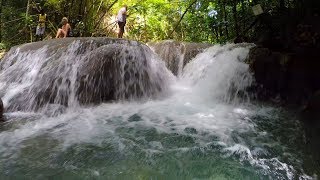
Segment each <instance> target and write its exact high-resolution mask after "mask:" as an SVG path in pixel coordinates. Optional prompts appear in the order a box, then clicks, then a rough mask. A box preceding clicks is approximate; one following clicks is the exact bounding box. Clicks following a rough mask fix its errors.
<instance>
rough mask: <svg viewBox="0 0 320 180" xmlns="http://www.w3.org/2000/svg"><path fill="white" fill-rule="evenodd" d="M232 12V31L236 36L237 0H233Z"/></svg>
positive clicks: (237, 33)
mask: <svg viewBox="0 0 320 180" xmlns="http://www.w3.org/2000/svg"><path fill="white" fill-rule="evenodd" d="M232 12H233V19H234V32H235V34H236V37H238V36H239V26H238V13H237V0H233V6H232Z"/></svg>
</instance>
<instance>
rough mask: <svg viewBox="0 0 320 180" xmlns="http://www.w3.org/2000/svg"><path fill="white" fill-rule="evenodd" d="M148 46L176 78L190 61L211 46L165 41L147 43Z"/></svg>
mask: <svg viewBox="0 0 320 180" xmlns="http://www.w3.org/2000/svg"><path fill="white" fill-rule="evenodd" d="M148 46H149V47H151V48H152V49H153V50H154V52H155V53H157V54H158V55H159V56H160V57H161V59H162V60H163V61H164V62H165V64H166V66H167V68H168V69H170V70H171V72H172V73H173V74H174V75H176V76H178V75H180V74H181V73H182V69H183V67H184V66H185V65H186V64H187V63H188V62H189V61H190V60H192V59H193V58H194V57H195V56H196V55H197V54H199V53H201V52H202V51H203V50H204V49H206V48H208V47H211V46H212V45H211V44H204V43H186V42H178V41H173V40H166V41H161V42H157V43H148Z"/></svg>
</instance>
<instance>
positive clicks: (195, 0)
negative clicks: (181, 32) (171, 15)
mask: <svg viewBox="0 0 320 180" xmlns="http://www.w3.org/2000/svg"><path fill="white" fill-rule="evenodd" d="M196 2H197V0H194V1H193V2H192V3H190V4H189V6H188V7H187V9H186V10H185V11H184V13H183V14H182V16H181V17H180V19H179V21H178V22H177V24H176V25H175V26H174V28H173V30H172V31H171V32H170V34H169V36H168V37H169V38H171V35H172V34H173V32H174V31H175V30H176V29H177V27H178V26H179V24H180V22H181V21H182V19H183V17H184V15H186V13H187V12H188V11H189V9H191V7H192V5H194V4H195V3H196Z"/></svg>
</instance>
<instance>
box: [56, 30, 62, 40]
mask: <svg viewBox="0 0 320 180" xmlns="http://www.w3.org/2000/svg"><path fill="white" fill-rule="evenodd" d="M61 31H62V29H58V31H57V35H56V38H59V37H60V36H61Z"/></svg>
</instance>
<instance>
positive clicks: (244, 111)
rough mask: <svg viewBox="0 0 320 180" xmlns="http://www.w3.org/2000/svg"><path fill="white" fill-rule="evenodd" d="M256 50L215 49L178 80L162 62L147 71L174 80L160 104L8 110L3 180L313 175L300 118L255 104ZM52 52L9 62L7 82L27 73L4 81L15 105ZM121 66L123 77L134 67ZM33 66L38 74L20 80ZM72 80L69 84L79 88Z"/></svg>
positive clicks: (1, 143)
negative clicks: (52, 112) (251, 90)
mask: <svg viewBox="0 0 320 180" xmlns="http://www.w3.org/2000/svg"><path fill="white" fill-rule="evenodd" d="M251 46H252V45H250V44H241V45H232V44H230V45H225V46H214V47H211V48H209V49H207V50H206V51H205V52H204V53H201V54H199V55H198V56H197V57H196V58H195V59H194V60H193V61H192V62H190V63H189V64H188V65H187V66H186V67H185V68H184V71H183V74H182V76H181V78H178V79H176V80H171V79H170V78H171V75H170V73H169V72H168V71H167V70H161V69H162V64H161V63H160V62H158V61H156V60H152V61H151V62H150V66H144V67H146V68H150V69H148V70H147V72H149V71H153V73H155V72H161V73H163V74H162V76H161V77H159V79H157V80H158V81H160V82H162V81H164V80H165V81H168V82H170V83H171V91H163V92H166V93H167V96H163V97H162V98H160V99H159V98H158V99H157V98H155V99H153V100H149V101H142V102H141V101H134V100H131V101H123V100H122V101H120V102H119V101H118V102H111V103H102V104H100V105H96V106H77V108H67V109H66V111H65V112H62V113H61V114H60V115H57V116H52V117H48V116H46V115H45V113H43V112H41V111H40V112H37V113H34V112H32V111H29V109H28V108H26V109H25V112H17V111H14V112H11V113H7V114H6V116H7V119H8V122H7V123H5V124H4V125H2V127H0V128H1V129H0V174H1V175H0V178H1V179H5V178H8V177H13V178H18V179H19V178H33V179H46V178H66V179H68V178H70V179H96V178H98V179H99V178H102V179H312V178H311V176H312V175H313V173H314V172H316V169H314V166H313V163H314V162H313V161H312V159H311V158H310V157H309V156H307V155H305V151H304V150H303V148H301V147H299V146H298V144H299V143H301V142H302V141H303V139H302V137H303V134H302V131H301V125H300V124H299V123H298V121H295V120H292V119H290V120H288V119H289V118H288V117H290V113H289V112H286V111H284V110H281V109H276V108H272V107H268V106H262V105H259V104H256V103H254V102H250V100H249V95H247V94H246V89H247V88H248V87H249V86H250V85H251V83H252V82H253V80H252V76H251V74H250V72H249V67H248V65H247V64H245V63H243V61H244V60H245V58H246V56H247V54H248V51H249V48H250V47H251ZM45 48H46V47H43V48H40V49H39V50H37V51H34V52H32V53H31V54H29V55H28V53H27V54H19V53H13V54H12V55H9V57H8V59H14V58H12V57H15V56H24V59H27V60H26V61H25V64H24V63H22V62H21V64H20V65H19V66H14V65H11V66H10V64H11V63H5V62H3V64H2V72H1V73H2V76H1V77H4V75H5V74H10V73H9V72H14V71H16V74H17V75H16V76H12V77H11V79H10V80H8V81H5V80H3V79H2V81H1V82H2V83H3V84H4V85H3V87H5V88H3V89H2V91H1V92H2V94H3V97H4V98H3V99H4V102H5V104H6V105H7V106H9V105H10V99H11V98H13V97H15V96H16V94H18V93H20V92H24V91H30V87H32V85H33V84H34V83H35V82H36V80H34V79H36V78H37V77H38V76H39V74H41V73H39V71H40V70H39V69H42V70H43V71H44V69H43V66H40V65H38V64H37V63H35V62H33V61H32V60H30V59H28V56H32V54H34V53H36V55H33V59H34V61H41V59H43V57H41V53H43V52H44V51H45ZM103 50H104V51H105V50H106V49H103ZM133 51H135V50H133ZM94 52H95V53H94V54H97V53H98V56H96V57H101V56H100V55H99V50H97V51H94ZM38 53H40V54H38ZM131 53H134V52H131ZM129 54H130V53H129ZM139 55H141V54H139ZM90 56H91V55H90ZM36 57H37V58H38V59H39V60H37V58H36ZM85 57H88V56H82V55H75V56H74V57H73V58H70V59H71V60H70V61H71V62H72V63H71V64H73V66H70V69H68V70H67V72H65V73H69V74H70V75H63V76H68V77H70V78H69V79H72V78H71V77H74V76H76V75H74V73H75V71H74V70H76V69H79V68H80V64H77V63H76V62H82V61H81V60H79V59H81V58H84V59H85ZM126 58H129V56H127V55H126ZM22 59H23V58H22ZM22 59H21V60H22ZM74 59H78V60H77V61H72V60H74ZM155 59H156V58H155ZM70 61H66V60H65V59H63V60H61V63H68V62H69V63H70ZM7 62H10V61H7ZM46 62H47V61H46ZM17 63H18V62H16V63H15V64H17ZM31 63H34V65H33V66H32V67H33V68H30V67H29V68H30V69H28V68H27V64H31ZM47 63H48V62H47ZM17 65H18V64H17ZM52 66H53V65H52ZM56 66H58V67H59V66H60V65H59V64H58V65H57V64H56ZM151 66H153V67H151ZM18 67H19V68H18ZM41 67H42V68H41ZM46 67H51V66H46ZM71 67H72V68H71ZM121 68H123V71H122V72H123V73H120V74H122V76H126V75H125V72H126V71H133V70H130V69H126V68H125V67H123V66H121ZM137 68H141V66H138V67H137ZM23 69H28V70H25V73H24V74H23V75H22V74H20V75H19V73H21V72H22V70H23ZM80 69H81V68H80ZM89 69H90V68H89ZM157 69H158V70H157ZM58 72H59V71H57V73H58ZM59 73H61V72H59ZM59 73H58V74H59ZM150 73H151V72H150ZM150 73H149V75H150V76H154V77H153V78H156V77H157V73H155V74H153V75H152V74H150ZM11 74H15V73H11ZM72 74H73V75H72ZM35 76H37V77H35ZM150 78H151V77H150ZM165 78H167V79H165ZM70 81H71V82H68V83H67V86H68V87H77V86H76V85H73V84H75V82H76V81H74V82H72V80H70ZM59 82H60V81H59ZM61 82H63V80H62V81H61ZM60 84H61V86H58V88H63V86H65V85H63V84H64V83H60ZM164 85H165V84H164ZM119 87H120V88H121V89H123V88H124V89H126V86H119ZM148 87H149V86H148ZM151 87H153V85H151ZM16 89H17V90H16ZM22 89H23V90H24V91H22ZM156 89H157V88H156ZM75 93H76V92H75ZM70 94H72V93H71V92H70V93H69V96H70ZM58 97H61V96H58ZM59 101H60V100H59ZM68 101H69V100H68ZM70 101H71V100H70ZM28 103H30V102H28ZM49 104H50V103H49ZM282 131H285V132H282ZM305 171H306V172H305ZM306 174H308V175H311V176H308V175H306ZM315 178H316V177H315Z"/></svg>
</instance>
